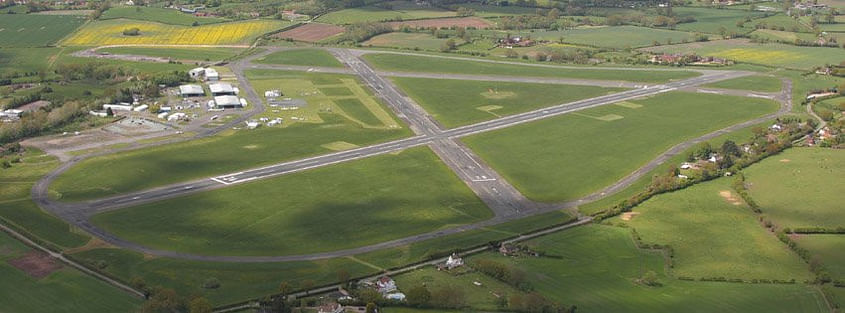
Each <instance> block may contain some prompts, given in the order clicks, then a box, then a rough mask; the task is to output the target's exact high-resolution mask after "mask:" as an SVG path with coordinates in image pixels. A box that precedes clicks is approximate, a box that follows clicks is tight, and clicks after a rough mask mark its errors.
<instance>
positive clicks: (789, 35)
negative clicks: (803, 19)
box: [751, 29, 817, 44]
mask: <svg viewBox="0 0 845 313" xmlns="http://www.w3.org/2000/svg"><path fill="white" fill-rule="evenodd" d="M751 37H752V38H753V37H757V38H762V39H767V40H770V41H780V42H783V43H789V44H791V43H794V42H795V41H796V40H803V41H815V40H816V38H817V37H816V35H814V34H811V33H794V32H788V31H779V30H771V29H758V30H755V31H754V32H752V33H751Z"/></svg>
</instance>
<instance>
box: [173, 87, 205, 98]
mask: <svg viewBox="0 0 845 313" xmlns="http://www.w3.org/2000/svg"><path fill="white" fill-rule="evenodd" d="M179 94H180V95H182V97H202V96H205V90H202V86H200V85H182V86H179Z"/></svg>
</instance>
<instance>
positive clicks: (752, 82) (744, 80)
mask: <svg viewBox="0 0 845 313" xmlns="http://www.w3.org/2000/svg"><path fill="white" fill-rule="evenodd" d="M704 87H713V88H724V89H737V90H751V91H761V92H778V91H780V89H781V81H780V79H778V78H777V77H772V76H762V75H753V76H744V77H739V78H734V79H728V80H723V81H720V82H715V83H710V84H707V85H704Z"/></svg>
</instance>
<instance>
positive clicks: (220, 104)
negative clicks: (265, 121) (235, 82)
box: [214, 96, 244, 108]
mask: <svg viewBox="0 0 845 313" xmlns="http://www.w3.org/2000/svg"><path fill="white" fill-rule="evenodd" d="M214 106H215V107H217V108H242V107H244V105H243V103H242V102H241V100H240V99H238V97H235V96H216V97H214Z"/></svg>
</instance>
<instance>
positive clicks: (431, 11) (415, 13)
mask: <svg viewBox="0 0 845 313" xmlns="http://www.w3.org/2000/svg"><path fill="white" fill-rule="evenodd" d="M387 3H390V4H391V5H392V6H393V9H392V10H387V9H383V8H380V7H375V6H363V7H359V8H351V9H344V10H340V11H334V12H329V13H328V14H324V15H321V16H320V17H319V18H317V22H321V23H329V24H341V25H343V24H354V23H362V22H385V21H401V20H416V19H425V18H438V17H452V16H455V12H454V11H447V10H443V9H439V8H436V7H420V6H416V5H415V4H414V3H413V2H408V1H389V2H387Z"/></svg>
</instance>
